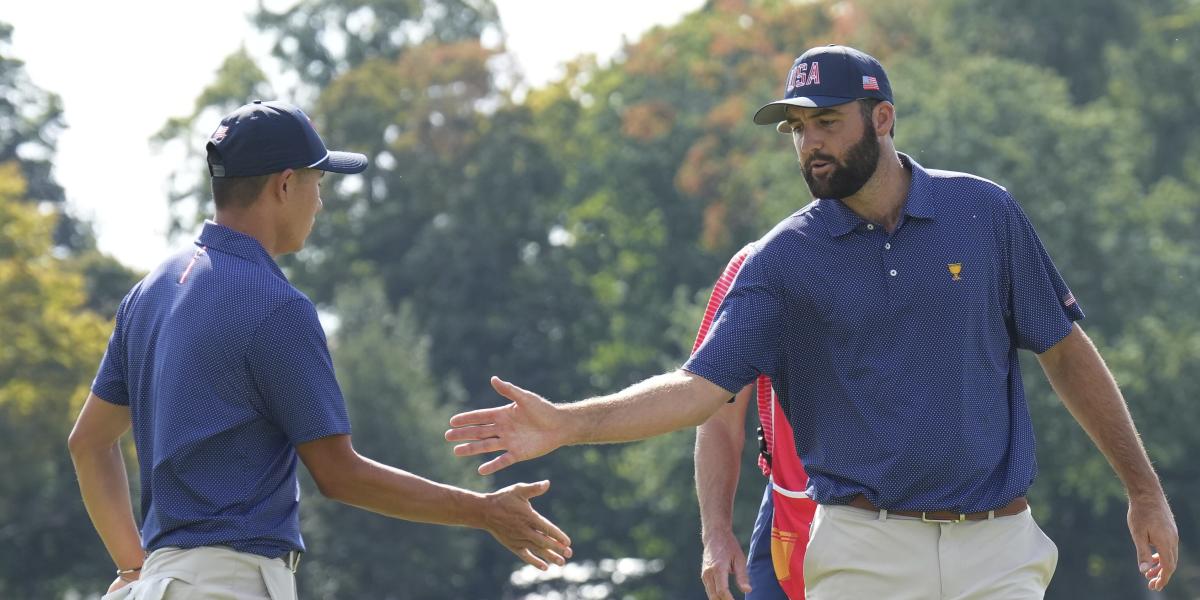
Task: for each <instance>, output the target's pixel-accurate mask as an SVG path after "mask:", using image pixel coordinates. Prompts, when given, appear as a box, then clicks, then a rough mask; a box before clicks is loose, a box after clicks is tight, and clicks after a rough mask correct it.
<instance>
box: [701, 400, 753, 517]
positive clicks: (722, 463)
mask: <svg viewBox="0 0 1200 600" xmlns="http://www.w3.org/2000/svg"><path fill="white" fill-rule="evenodd" d="M741 395H742V394H739V398H738V401H737V403H735V404H731V405H728V406H726V407H724V408H722V409H720V410H719V411H717V414H715V415H713V416H712V418H710V419H709V420H707V421H705V422H704V424H703V425H701V426H700V427H698V428H696V456H695V463H696V498H697V500H698V501H699V503H700V527H701V534H702V536H703V537H704V538H705V539H707V538H708V535H709V534H710V533H711V532H717V533H721V532H728V531H731V530H732V529H733V498H734V494H735V493H736V491H737V482H738V476H739V473H740V471H741V468H740V467H741V455H742V448H743V446H744V445H745V440H746V432H745V429H744V427H745V423H744V422H745V411H746V408H745V402H743V399H742V398H741V397H740V396H741Z"/></svg>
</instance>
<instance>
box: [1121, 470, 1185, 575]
mask: <svg viewBox="0 0 1200 600" xmlns="http://www.w3.org/2000/svg"><path fill="white" fill-rule="evenodd" d="M1129 534H1130V535H1132V536H1133V545H1134V547H1135V548H1136V549H1137V558H1138V570H1139V571H1141V572H1142V574H1143V575H1145V577H1146V582H1147V583H1146V587H1148V588H1149V589H1151V590H1154V591H1162V590H1163V588H1165V587H1167V583H1168V582H1170V580H1171V575H1172V574H1173V573H1174V572H1175V567H1176V565H1178V563H1179V529H1178V528H1177V527H1176V526H1175V515H1174V514H1172V513H1171V506H1170V505H1169V504H1167V499H1166V497H1165V496H1163V495H1162V494H1161V493H1160V494H1154V495H1151V496H1149V497H1131V498H1130V500H1129Z"/></svg>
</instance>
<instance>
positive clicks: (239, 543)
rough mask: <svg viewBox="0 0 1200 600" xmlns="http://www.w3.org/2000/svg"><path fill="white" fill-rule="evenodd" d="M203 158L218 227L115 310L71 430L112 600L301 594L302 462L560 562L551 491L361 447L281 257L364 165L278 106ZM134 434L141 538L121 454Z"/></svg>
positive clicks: (262, 110) (215, 141)
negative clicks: (441, 476) (476, 488)
mask: <svg viewBox="0 0 1200 600" xmlns="http://www.w3.org/2000/svg"><path fill="white" fill-rule="evenodd" d="M207 149H208V165H209V171H210V173H211V175H212V191H213V200H214V202H215V204H216V218H215V221H208V222H206V223H205V224H204V229H203V231H202V232H201V234H200V237H199V239H197V240H196V247H195V249H193V250H190V251H188V252H184V253H180V254H177V255H175V256H173V257H171V258H169V259H167V260H166V261H165V262H163V263H162V264H161V265H160V266H159V267H158V268H156V269H155V270H154V271H153V272H152V273H150V274H149V275H147V276H146V278H145V279H143V280H142V281H141V282H140V283H138V284H137V285H136V286H134V288H133V290H132V291H130V292H129V294H128V295H127V296H126V297H125V299H124V300H123V301H122V302H121V305H120V308H119V309H118V311H117V316H116V327H115V329H114V331H113V334H112V337H111V339H110V340H109V344H108V351H107V352H106V353H105V355H104V359H103V361H102V362H101V364H100V369H99V373H98V374H97V375H96V379H95V381H94V382H93V384H92V393H91V395H90V396H89V397H88V399H87V401H86V403H85V404H84V407H83V410H82V412H81V413H80V415H79V419H78V421H77V422H76V424H75V428H74V430H73V431H72V432H71V437H70V441H69V445H70V449H71V455H72V458H73V460H74V462H75V469H76V473H77V474H78V477H79V486H80V490H81V492H82V495H83V500H84V504H85V505H86V507H87V510H88V514H89V515H90V516H91V518H92V522H93V524H94V525H95V527H96V530H97V532H99V534H100V537H101V539H102V540H103V541H104V544H105V547H106V548H107V549H108V551H109V554H110V555H111V556H112V559H113V561H114V562H115V563H116V570H117V579H116V580H115V581H114V582H113V583H112V585H111V586H110V588H109V592H110V594H109V595H108V596H105V598H106V599H108V598H126V597H128V598H141V599H158V598H190V599H200V598H247V599H251V598H252V599H263V600H267V599H270V600H285V599H289V598H295V597H296V590H295V578H294V575H293V574H294V572H295V570H296V568H297V565H298V562H299V556H300V553H301V552H302V551H304V542H303V540H302V538H301V535H300V521H299V514H298V509H299V498H300V489H299V484H298V482H297V479H296V465H297V462H298V461H303V462H304V464H305V466H306V467H307V468H308V470H309V472H311V473H312V476H313V479H314V480H315V481H316V483H317V485H318V487H319V488H320V491H321V492H322V493H323V494H325V495H326V496H328V497H330V498H334V499H336V500H339V501H342V502H345V503H347V504H352V505H354V506H358V507H361V508H365V509H367V510H371V511H374V512H378V513H381V514H384V515H387V516H391V517H395V518H400V519H407V520H414V521H424V522H429V523H441V524H447V525H465V526H470V527H477V528H480V529H485V530H487V531H488V532H490V533H491V534H492V535H493V536H495V538H496V539H497V540H498V541H499V542H500V543H501V544H503V545H504V546H505V547H507V548H508V549H509V550H511V551H512V552H513V553H515V554H516V555H517V556H519V557H520V558H521V559H522V560H524V561H526V562H528V563H530V564H533V565H535V566H538V567H540V568H545V567H546V563H551V562H553V563H558V564H561V563H562V562H563V560H564V557H569V556H570V548H569V543H570V541H569V540H568V538H567V537H566V535H564V534H563V533H562V532H561V531H560V530H559V529H558V528H557V527H555V526H554V525H553V524H552V523H550V522H549V521H547V520H546V519H545V518H543V517H542V516H541V515H539V514H538V513H537V512H536V511H535V510H534V509H533V507H532V506H531V505H530V502H529V500H530V498H532V497H534V496H538V495H540V494H542V493H545V491H546V490H547V489H548V487H549V482H545V481H543V482H540V483H536V484H516V485H513V486H510V487H508V488H505V489H503V490H500V491H497V492H493V493H490V494H480V493H476V492H471V491H467V490H462V489H459V488H455V487H450V486H446V485H442V484H438V483H435V482H432V481H428V480H426V479H422V478H420V477H418V476H415V475H412V474H410V473H407V472H405V471H402V470H399V469H395V468H392V467H389V466H386V465H382V464H379V463H376V462H373V461H371V460H369V459H367V458H364V457H362V456H360V455H359V454H357V453H356V452H355V450H354V448H353V446H352V445H351V439H350V421H349V418H348V416H347V414H346V407H345V405H344V403H343V400H342V395H341V391H340V390H339V388H338V384H337V380H336V379H335V377H334V371H333V363H332V361H331V359H330V355H329V350H328V348H327V347H326V343H325V334H324V332H323V331H322V328H321V325H320V323H319V321H318V320H317V312H316V309H315V308H314V307H313V304H312V302H310V301H309V299H308V298H307V297H306V296H305V295H304V294H303V293H301V292H300V291H299V290H297V289H296V288H294V287H292V285H291V284H290V283H289V282H288V280H287V278H286V277H285V276H284V274H283V272H282V271H281V270H280V269H279V266H278V265H277V264H276V263H275V257H277V256H279V255H281V254H287V253H289V252H295V251H297V250H299V249H300V248H301V247H302V246H303V245H304V241H305V239H306V238H307V237H308V235H309V232H310V231H311V230H312V226H313V222H314V219H315V218H316V215H317V212H319V211H320V210H321V194H320V182H321V178H322V177H323V176H324V174H325V172H333V173H359V172H361V171H362V170H363V169H365V168H366V166H367V159H366V157H365V156H363V155H361V154H354V153H349V152H337V151H329V150H327V149H326V148H325V144H324V143H322V141H321V138H320V137H319V136H318V135H317V132H316V131H315V130H314V129H313V126H312V124H311V122H310V121H309V119H308V117H307V116H306V115H305V114H304V113H303V112H302V111H301V110H300V109H299V108H296V107H295V106H291V105H289V104H286V103H282V102H255V103H252V104H247V105H245V106H243V107H241V108H239V109H237V110H236V111H234V112H233V113H231V114H230V115H228V116H227V117H225V119H224V120H222V121H221V124H220V126H219V127H217V129H216V130H215V131H214V132H213V134H212V137H211V138H210V141H209V143H208V148H207ZM131 426H132V429H133V438H134V443H135V444H136V446H137V451H138V452H137V453H138V464H139V467H140V471H141V490H142V501H141V509H142V510H141V512H142V525H141V530H140V532H139V530H138V528H137V526H136V525H135V522H134V519H133V515H132V511H131V506H130V498H129V493H128V481H127V477H126V473H125V467H124V462H123V460H122V457H121V450H120V446H119V445H118V440H119V439H120V437H121V436H122V434H124V432H126V431H128V430H129V429H130V427H131ZM139 578H140V579H139ZM133 582H136V583H133ZM130 583H133V585H129V584H130Z"/></svg>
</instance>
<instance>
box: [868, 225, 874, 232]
mask: <svg viewBox="0 0 1200 600" xmlns="http://www.w3.org/2000/svg"><path fill="white" fill-rule="evenodd" d="M867 229H870V230H872V231H874V230H875V224H874V223H867Z"/></svg>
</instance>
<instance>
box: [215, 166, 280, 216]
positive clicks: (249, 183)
mask: <svg viewBox="0 0 1200 600" xmlns="http://www.w3.org/2000/svg"><path fill="white" fill-rule="evenodd" d="M270 178H271V175H269V174H268V175H254V176H252V177H213V178H212V197H213V202H214V203H215V204H216V205H217V210H224V209H227V208H246V207H247V206H250V205H251V204H254V201H255V200H256V199H258V195H259V194H261V193H262V191H263V188H264V187H266V185H267V180H268V179H270Z"/></svg>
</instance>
